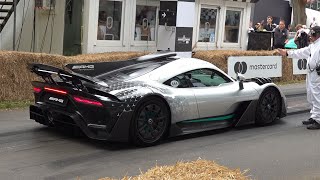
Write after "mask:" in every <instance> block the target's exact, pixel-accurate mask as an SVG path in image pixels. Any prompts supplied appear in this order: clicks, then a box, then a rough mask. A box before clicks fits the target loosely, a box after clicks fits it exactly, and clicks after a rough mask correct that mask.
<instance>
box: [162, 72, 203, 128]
mask: <svg viewBox="0 0 320 180" xmlns="http://www.w3.org/2000/svg"><path fill="white" fill-rule="evenodd" d="M164 84H165V85H167V86H170V88H168V95H169V96H170V97H168V98H167V99H169V102H168V103H169V105H170V108H171V115H172V123H177V122H181V121H185V120H192V119H198V118H199V112H198V106H197V100H196V98H195V95H194V91H193V89H192V84H191V82H189V81H188V79H186V77H185V76H184V74H180V75H177V76H175V77H173V78H170V79H169V80H167V81H166V82H164Z"/></svg>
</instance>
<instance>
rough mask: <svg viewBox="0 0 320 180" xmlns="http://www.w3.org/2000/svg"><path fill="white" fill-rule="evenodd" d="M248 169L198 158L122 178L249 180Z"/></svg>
mask: <svg viewBox="0 0 320 180" xmlns="http://www.w3.org/2000/svg"><path fill="white" fill-rule="evenodd" d="M246 172H247V171H245V172H241V171H240V169H229V168H227V167H224V166H221V165H218V164H217V163H215V162H214V161H207V160H201V159H198V160H196V161H190V162H178V163H176V164H175V165H171V166H155V167H153V168H151V169H149V170H148V171H147V172H145V173H142V174H141V175H138V176H135V177H128V176H126V177H123V178H122V180H150V179H162V180H171V179H177V180H194V179H203V180H206V179H208V180H209V179H216V180H248V179H249V178H248V176H246V175H245V173H246ZM99 180H113V179H112V178H102V179H99Z"/></svg>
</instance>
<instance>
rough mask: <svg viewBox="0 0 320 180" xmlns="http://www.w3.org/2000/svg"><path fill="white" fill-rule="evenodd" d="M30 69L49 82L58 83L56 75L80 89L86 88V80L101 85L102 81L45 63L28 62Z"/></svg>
mask: <svg viewBox="0 0 320 180" xmlns="http://www.w3.org/2000/svg"><path fill="white" fill-rule="evenodd" d="M28 69H29V70H30V71H31V72H33V73H35V74H37V75H38V76H40V77H41V78H42V79H43V80H44V81H45V82H46V83H48V84H57V80H56V79H54V78H53V75H55V76H57V77H59V78H60V79H61V80H62V81H63V82H68V83H71V84H72V85H73V86H74V87H76V88H78V89H83V88H84V86H83V83H82V81H85V82H88V83H91V84H99V85H101V83H99V81H98V80H96V79H95V78H92V77H89V76H85V75H82V74H77V73H74V72H72V73H69V72H68V71H65V70H63V69H60V68H56V67H53V66H49V65H45V64H35V63H31V64H28ZM105 86H107V85H105Z"/></svg>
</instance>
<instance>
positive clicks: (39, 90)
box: [33, 87, 41, 93]
mask: <svg viewBox="0 0 320 180" xmlns="http://www.w3.org/2000/svg"><path fill="white" fill-rule="evenodd" d="M33 91H34V92H35V93H39V92H41V88H38V87H33Z"/></svg>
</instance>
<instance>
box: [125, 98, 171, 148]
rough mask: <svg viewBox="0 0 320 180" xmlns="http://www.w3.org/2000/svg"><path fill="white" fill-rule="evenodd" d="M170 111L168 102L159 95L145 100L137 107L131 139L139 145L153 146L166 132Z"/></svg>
mask: <svg viewBox="0 0 320 180" xmlns="http://www.w3.org/2000/svg"><path fill="white" fill-rule="evenodd" d="M169 122H170V113H169V110H168V108H167V106H166V104H165V103H164V102H163V100H161V99H160V98H157V97H150V98H147V99H146V100H144V101H143V102H142V103H141V104H140V105H139V106H138V108H137V110H136V112H135V114H134V116H133V120H132V123H131V128H130V130H131V133H130V134H131V140H132V142H133V143H134V144H135V145H138V146H152V145H154V144H156V143H158V142H159V141H160V140H161V139H162V138H163V137H164V135H165V134H166V131H167V130H168V126H169Z"/></svg>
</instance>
